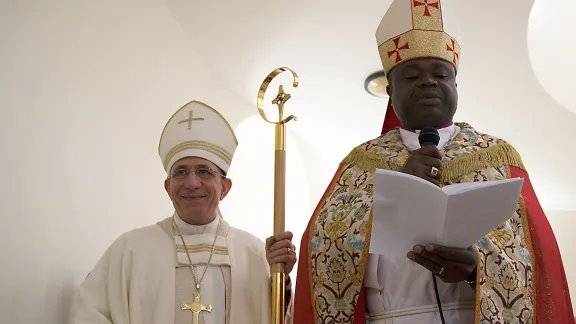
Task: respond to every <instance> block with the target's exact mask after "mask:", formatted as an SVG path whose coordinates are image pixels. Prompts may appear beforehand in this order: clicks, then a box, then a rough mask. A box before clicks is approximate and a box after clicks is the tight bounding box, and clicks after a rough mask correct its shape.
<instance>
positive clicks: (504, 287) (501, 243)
mask: <svg viewBox="0 0 576 324" xmlns="http://www.w3.org/2000/svg"><path fill="white" fill-rule="evenodd" d="M458 126H459V127H460V128H461V131H460V133H459V134H458V135H457V136H456V137H455V138H454V140H453V141H452V142H451V143H449V144H448V145H447V146H446V148H445V149H444V159H443V164H444V168H443V171H444V170H446V171H447V172H446V173H447V174H449V175H450V176H449V178H446V181H445V184H452V183H459V182H470V181H490V180H496V179H505V178H507V177H509V175H510V172H507V169H506V165H507V164H511V165H517V166H521V165H522V161H521V160H520V158H519V156H518V155H517V153H516V152H515V151H514V150H513V148H511V146H509V145H508V144H506V143H505V142H504V141H501V140H499V139H497V138H494V137H491V136H488V135H484V134H479V133H477V132H476V131H475V130H474V129H473V128H472V127H471V126H470V125H467V124H464V123H459V124H458ZM487 151H488V152H489V154H490V156H488V157H487V156H484V155H485V154H486V153H485V152H487ZM360 152H362V153H360ZM407 155H408V150H407V149H406V147H405V146H404V144H403V143H402V140H401V137H400V135H399V132H398V131H397V130H395V131H392V132H390V133H388V134H387V135H385V136H382V137H379V138H377V139H374V140H372V141H369V142H366V143H364V144H362V145H360V146H359V147H357V148H356V149H354V150H353V151H352V153H351V154H350V155H349V156H348V157H347V158H346V159H345V160H344V163H343V165H342V167H341V168H340V169H339V171H338V172H337V174H336V176H335V178H334V180H333V181H332V183H331V184H330V186H329V188H328V189H327V191H326V194H325V196H324V198H323V200H322V201H321V202H320V204H321V205H319V206H318V208H317V210H316V211H315V213H314V215H313V218H312V226H311V227H310V236H309V242H308V244H309V250H308V257H309V260H310V268H309V272H310V279H311V280H310V285H311V294H312V296H311V299H312V303H313V306H314V312H315V320H316V323H352V321H353V317H354V311H355V308H356V304H357V302H358V297H359V293H360V288H361V282H362V279H363V278H364V271H365V267H366V262H367V259H368V257H367V256H368V251H369V243H370V234H371V230H370V229H371V222H372V215H371V211H372V198H373V196H372V194H373V190H372V187H373V183H372V175H373V172H374V169H376V168H384V169H393V170H394V169H395V170H398V169H400V167H401V165H403V163H404V162H405V161H406V157H407ZM461 161H464V162H461ZM466 165H472V167H480V168H476V169H474V168H472V169H470V168H469V167H466ZM521 209H522V208H521V205H519V208H518V210H517V212H516V213H515V215H513V216H512V218H511V219H510V220H508V221H507V222H506V223H504V224H502V225H501V226H500V227H499V228H497V229H496V230H495V231H493V232H492V233H490V234H489V235H487V236H486V237H484V238H483V239H482V240H480V241H479V242H477V244H476V246H475V248H476V249H477V251H478V253H479V263H478V282H477V287H478V290H477V296H478V298H477V306H476V314H477V317H476V322H477V323H497V322H500V323H512V322H514V323H534V315H533V312H532V309H533V301H534V294H535V292H534V286H533V283H532V277H533V268H532V262H531V260H532V259H533V253H532V251H531V250H530V238H529V235H528V234H526V233H527V232H528V228H527V227H526V225H525V224H526V223H525V218H526V214H525V213H523V212H522V211H521Z"/></svg>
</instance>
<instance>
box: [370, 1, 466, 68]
mask: <svg viewBox="0 0 576 324" xmlns="http://www.w3.org/2000/svg"><path fill="white" fill-rule="evenodd" d="M454 1H461V0H394V2H392V4H391V5H390V8H389V9H388V11H386V14H385V15H384V18H382V21H381V22H380V25H379V26H378V29H377V30H376V41H377V42H378V52H379V53H380V59H381V61H382V67H383V68H384V72H385V73H386V75H388V73H389V72H390V70H392V69H393V68H394V67H395V66H396V65H398V64H400V63H402V62H406V61H408V60H412V59H419V58H437V59H441V60H445V61H447V62H449V63H451V64H452V65H453V66H454V68H455V69H456V71H458V65H459V63H460V44H459V36H460V35H459V30H458V22H457V19H456V18H457V17H456V15H455V14H454V10H453V4H454Z"/></svg>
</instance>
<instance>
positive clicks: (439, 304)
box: [432, 274, 446, 324]
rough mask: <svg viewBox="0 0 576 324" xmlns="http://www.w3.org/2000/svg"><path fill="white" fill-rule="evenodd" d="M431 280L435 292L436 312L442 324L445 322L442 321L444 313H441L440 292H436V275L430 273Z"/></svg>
mask: <svg viewBox="0 0 576 324" xmlns="http://www.w3.org/2000/svg"><path fill="white" fill-rule="evenodd" d="M432 281H434V292H435V293H436V303H437V305H438V312H440V319H441V320H442V324H446V322H445V321H444V313H442V304H441V303H440V294H439V293H438V284H437V283H436V275H435V274H432Z"/></svg>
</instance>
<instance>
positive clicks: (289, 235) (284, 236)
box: [274, 232, 294, 241]
mask: <svg viewBox="0 0 576 324" xmlns="http://www.w3.org/2000/svg"><path fill="white" fill-rule="evenodd" d="M293 236H294V235H293V234H292V232H283V233H280V234H278V235H275V236H274V238H275V239H276V241H282V240H288V241H291V240H292V237H293Z"/></svg>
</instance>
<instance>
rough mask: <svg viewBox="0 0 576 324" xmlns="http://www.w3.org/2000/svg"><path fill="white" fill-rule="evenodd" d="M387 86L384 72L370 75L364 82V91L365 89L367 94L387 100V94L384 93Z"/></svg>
mask: <svg viewBox="0 0 576 324" xmlns="http://www.w3.org/2000/svg"><path fill="white" fill-rule="evenodd" d="M387 85H388V80H387V79H386V75H385V74H384V71H378V72H375V73H372V74H371V75H370V76H368V77H367V78H366V80H365V81H364V89H366V91H367V92H368V93H369V94H371V95H373V96H376V97H379V98H388V94H387V93H386V86H387Z"/></svg>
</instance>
